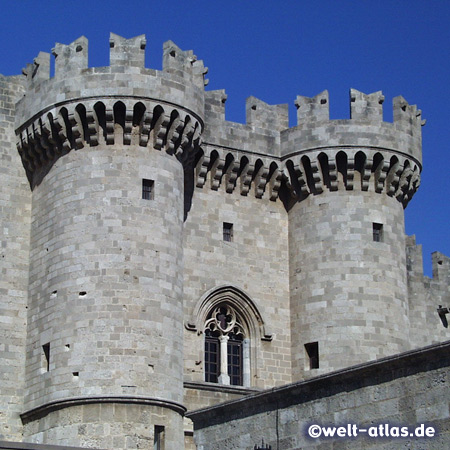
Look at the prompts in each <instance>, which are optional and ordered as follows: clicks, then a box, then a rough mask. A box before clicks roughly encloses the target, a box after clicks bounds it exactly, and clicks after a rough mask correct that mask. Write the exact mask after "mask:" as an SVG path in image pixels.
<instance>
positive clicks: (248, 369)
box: [185, 285, 272, 387]
mask: <svg viewBox="0 0 450 450" xmlns="http://www.w3.org/2000/svg"><path fill="white" fill-rule="evenodd" d="M185 327H186V329H187V330H190V331H196V332H197V333H198V334H202V335H203V336H204V348H203V352H204V358H203V361H204V380H205V381H207V382H210V383H219V384H224V385H234V386H244V387H251V384H252V383H251V380H252V379H253V378H256V377H257V364H256V355H257V353H258V350H257V349H258V346H259V341H260V340H262V341H271V340H272V334H271V333H270V332H268V330H267V329H266V327H265V325H264V321H263V319H262V316H261V314H260V312H259V310H258V308H257V306H256V304H255V302H254V301H253V300H252V299H251V298H250V297H249V296H248V295H247V294H246V293H245V292H244V291H242V290H241V289H239V288H236V287H234V286H229V285H224V286H219V287H215V288H213V289H211V290H210V291H208V292H205V294H204V295H203V296H202V298H201V299H200V300H199V301H198V303H197V305H196V306H195V308H194V311H193V316H192V317H190V318H189V319H188V320H187V321H186V323H185Z"/></svg>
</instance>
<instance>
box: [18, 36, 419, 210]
mask: <svg viewBox="0 0 450 450" xmlns="http://www.w3.org/2000/svg"><path fill="white" fill-rule="evenodd" d="M109 45H110V65H109V66H107V67H100V68H89V67H88V40H87V39H86V38H85V37H84V36H82V37H80V38H78V39H76V40H75V41H74V42H72V43H71V44H68V45H65V44H59V43H58V44H56V45H55V47H54V49H53V50H52V53H53V55H54V57H55V76H54V77H53V78H50V55H49V54H48V53H40V54H39V55H38V57H37V58H36V59H35V60H34V62H33V64H29V65H28V66H27V67H26V68H25V69H24V71H23V73H24V75H25V76H26V79H27V83H26V84H27V87H28V89H27V92H26V95H25V97H24V98H23V99H22V101H21V102H19V104H18V114H17V120H16V126H17V136H18V144H17V145H18V149H19V153H20V155H21V157H22V159H23V162H24V166H25V168H26V171H27V174H28V177H29V179H30V183H31V184H32V185H35V184H36V183H37V182H38V180H39V178H40V177H41V176H42V174H44V173H46V171H47V170H48V168H49V167H50V166H51V165H52V164H53V162H54V161H55V160H56V159H57V158H59V157H60V156H61V155H63V154H65V153H67V152H69V151H70V150H71V149H79V148H82V147H85V146H90V147H92V146H96V145H99V143H104V144H106V145H114V144H123V145H131V144H137V145H140V146H147V145H150V146H152V148H155V149H157V150H165V151H167V152H168V153H169V154H174V155H176V156H177V158H179V159H180V160H181V161H182V162H183V163H189V164H190V163H191V162H194V158H195V166H196V167H197V169H196V172H197V175H196V176H197V179H196V185H197V187H201V186H203V185H204V184H205V183H206V177H207V174H210V176H211V186H212V188H213V190H214V189H218V187H219V186H220V185H221V184H224V185H225V186H226V191H227V192H232V191H233V190H234V188H235V186H236V185H237V183H240V184H241V186H240V191H241V194H242V195H247V194H248V193H249V192H250V190H253V191H254V193H255V195H256V196H257V197H258V198H261V197H263V196H264V195H265V193H266V192H268V191H270V193H269V194H268V196H269V198H270V199H271V200H276V199H277V198H278V190H279V188H280V186H281V185H282V184H283V183H284V185H285V186H286V187H287V188H288V189H289V190H290V191H291V195H292V196H293V197H296V198H300V199H301V198H304V197H306V196H308V195H311V194H312V195H316V194H320V193H322V192H324V191H326V190H330V191H335V190H338V189H339V188H340V187H341V188H343V189H346V190H353V189H361V190H363V191H365V190H372V189H373V190H374V191H375V192H377V193H381V192H385V193H387V194H388V195H390V196H395V197H396V198H397V199H398V200H399V201H400V202H401V203H403V204H404V206H406V204H407V203H408V201H409V200H410V199H411V197H412V195H413V194H414V192H415V191H416V190H417V188H418V186H419V184H420V171H421V159H422V158H421V126H422V125H423V124H424V122H423V121H422V118H421V112H420V110H418V109H417V107H416V106H414V105H409V104H408V103H407V102H406V100H405V99H404V98H403V97H396V98H395V99H394V100H393V109H394V120H393V122H392V123H388V122H384V121H383V102H384V96H383V94H382V92H381V91H378V92H374V93H371V94H365V93H363V92H360V91H357V90H356V89H351V90H350V99H349V100H350V116H351V118H350V119H346V120H330V115H329V94H328V91H323V92H321V93H319V94H318V95H316V96H314V97H311V98H310V97H305V96H297V98H296V100H295V105H296V107H297V125H296V126H295V127H292V128H289V120H288V107H287V105H285V104H281V105H269V104H267V103H265V102H264V101H262V100H260V99H258V98H256V97H249V98H248V99H247V101H246V123H245V124H237V123H234V122H229V121H227V120H225V101H226V99H227V96H226V94H225V91H224V90H219V91H209V92H205V90H204V86H205V85H206V84H207V82H208V81H207V80H205V75H206V73H207V71H208V69H207V68H206V67H205V66H204V65H203V62H202V61H199V60H197V57H196V56H195V55H194V53H193V51H191V50H188V51H184V50H181V49H180V48H179V47H178V46H177V45H176V44H175V43H173V42H172V41H167V42H165V43H164V45H163V57H162V59H163V68H162V71H157V70H152V69H147V68H145V47H146V39H145V36H144V35H140V36H136V37H134V38H131V39H126V38H124V37H121V36H118V35H116V34H114V33H111V35H110V40H109ZM204 121H205V125H204ZM203 128H205V130H204V131H205V132H204V133H203ZM201 137H202V140H203V141H204V145H203V146H202V147H200V146H199V144H200V142H201V139H200V138H201ZM39 174H40V175H39ZM223 180H225V182H224V181H223ZM266 186H268V187H267V189H266Z"/></svg>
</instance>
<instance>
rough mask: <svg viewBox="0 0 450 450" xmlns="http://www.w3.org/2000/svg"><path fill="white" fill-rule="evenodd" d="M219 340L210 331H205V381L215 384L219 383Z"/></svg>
mask: <svg viewBox="0 0 450 450" xmlns="http://www.w3.org/2000/svg"><path fill="white" fill-rule="evenodd" d="M219 348H220V347H219V339H218V338H217V337H216V336H213V332H212V331H211V330H209V329H208V330H206V331H205V381H209V382H210V383H217V382H218V381H219V365H220V355H219Z"/></svg>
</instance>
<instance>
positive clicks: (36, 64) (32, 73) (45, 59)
mask: <svg viewBox="0 0 450 450" xmlns="http://www.w3.org/2000/svg"><path fill="white" fill-rule="evenodd" d="M22 74H23V75H25V77H26V79H27V86H28V89H30V88H31V87H33V86H37V85H38V84H40V83H42V82H43V81H46V80H48V79H50V53H46V52H39V55H38V56H37V57H36V58H35V59H34V60H33V63H32V64H27V66H26V68H25V69H22Z"/></svg>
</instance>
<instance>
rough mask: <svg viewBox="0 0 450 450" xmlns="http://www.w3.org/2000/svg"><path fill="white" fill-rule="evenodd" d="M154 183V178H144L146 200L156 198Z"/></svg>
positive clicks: (143, 189) (143, 193)
mask: <svg viewBox="0 0 450 450" xmlns="http://www.w3.org/2000/svg"><path fill="white" fill-rule="evenodd" d="M154 185H155V182H154V181H153V180H146V179H145V178H144V179H143V180H142V198H143V199H144V200H153V198H154Z"/></svg>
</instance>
